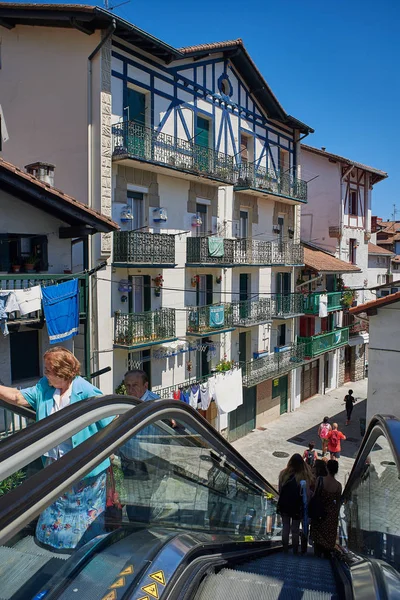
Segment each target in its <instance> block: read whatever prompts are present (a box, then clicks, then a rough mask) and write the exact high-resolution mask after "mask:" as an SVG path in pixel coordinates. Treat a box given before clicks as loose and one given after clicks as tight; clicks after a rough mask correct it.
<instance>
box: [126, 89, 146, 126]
mask: <svg viewBox="0 0 400 600" xmlns="http://www.w3.org/2000/svg"><path fill="white" fill-rule="evenodd" d="M126 93H127V102H126V106H127V107H128V108H127V115H126V117H127V119H128V120H129V121H136V123H140V124H141V125H144V124H145V121H146V95H145V94H142V93H141V92H138V91H136V90H133V89H132V88H128V89H127V92H126Z"/></svg>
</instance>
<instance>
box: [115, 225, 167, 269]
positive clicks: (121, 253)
mask: <svg viewBox="0 0 400 600" xmlns="http://www.w3.org/2000/svg"><path fill="white" fill-rule="evenodd" d="M113 261H114V263H126V264H135V265H137V264H139V265H140V264H143V265H151V264H157V265H162V264H175V236H174V235H171V234H168V233H150V232H145V231H115V232H114V256H113Z"/></svg>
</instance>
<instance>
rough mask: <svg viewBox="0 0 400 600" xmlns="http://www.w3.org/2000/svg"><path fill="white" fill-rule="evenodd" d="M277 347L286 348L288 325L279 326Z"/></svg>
mask: <svg viewBox="0 0 400 600" xmlns="http://www.w3.org/2000/svg"><path fill="white" fill-rule="evenodd" d="M277 345H278V346H279V347H281V346H286V324H285V323H283V324H282V325H278V338H277Z"/></svg>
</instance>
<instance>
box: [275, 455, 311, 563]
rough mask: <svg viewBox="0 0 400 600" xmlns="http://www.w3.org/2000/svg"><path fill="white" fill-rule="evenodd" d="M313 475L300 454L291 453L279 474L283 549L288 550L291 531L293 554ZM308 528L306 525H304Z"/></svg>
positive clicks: (305, 536) (305, 540) (296, 545)
mask: <svg viewBox="0 0 400 600" xmlns="http://www.w3.org/2000/svg"><path fill="white" fill-rule="evenodd" d="M313 482H314V477H313V474H312V472H311V469H310V467H309V466H308V465H307V464H306V463H305V462H304V460H303V458H302V456H301V454H293V456H292V457H291V458H290V460H289V462H288V465H287V467H286V469H283V471H281V473H280V474H279V500H278V506H277V510H278V513H279V514H280V515H281V517H282V523H283V529H282V545H283V551H284V552H285V553H287V552H288V551H289V535H290V532H291V533H292V546H293V554H298V551H299V539H300V521H301V520H303V521H305V522H307V503H308V499H309V498H310V490H311V486H312V485H313ZM306 528H307V529H308V525H307V526H306ZM301 550H302V553H305V552H307V532H306V531H303V536H302V544H301Z"/></svg>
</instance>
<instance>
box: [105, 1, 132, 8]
mask: <svg viewBox="0 0 400 600" xmlns="http://www.w3.org/2000/svg"><path fill="white" fill-rule="evenodd" d="M130 1H131V0H125V2H121V3H120V4H115V5H114V6H110V5H109V0H104V8H105V9H106V10H114V9H115V8H119V7H120V6H123V5H124V4H129V3H130Z"/></svg>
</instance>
